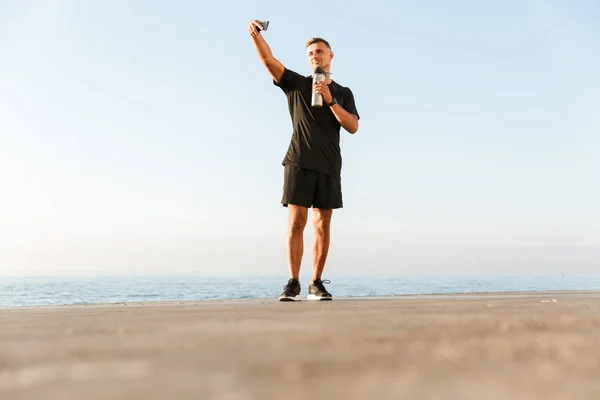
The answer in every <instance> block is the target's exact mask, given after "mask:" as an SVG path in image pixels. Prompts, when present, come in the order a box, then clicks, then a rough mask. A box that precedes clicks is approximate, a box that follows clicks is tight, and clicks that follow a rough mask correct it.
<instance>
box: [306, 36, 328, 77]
mask: <svg viewBox="0 0 600 400" xmlns="http://www.w3.org/2000/svg"><path fill="white" fill-rule="evenodd" d="M306 55H307V56H308V63H309V64H310V67H311V68H312V69H313V71H314V69H315V68H317V67H321V68H323V69H324V70H326V71H327V70H329V65H330V63H331V60H332V59H333V52H331V50H329V48H328V47H327V45H326V44H325V43H323V42H319V43H313V44H311V45H310V46H308V47H307V48H306Z"/></svg>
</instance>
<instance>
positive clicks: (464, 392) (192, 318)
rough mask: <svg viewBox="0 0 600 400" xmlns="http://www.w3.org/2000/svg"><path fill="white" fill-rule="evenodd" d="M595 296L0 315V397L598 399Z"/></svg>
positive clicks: (599, 321)
mask: <svg viewBox="0 0 600 400" xmlns="http://www.w3.org/2000/svg"><path fill="white" fill-rule="evenodd" d="M599 398H600V292H555V293H550V292H544V293H504V294H480V295H476V294H471V295H448V296H398V297H389V298H377V299H367V298H355V299H336V300H334V301H333V302H308V301H303V302H300V303H280V302H277V301H275V300H271V299H268V300H237V301H234V300H232V301H197V302H193V301H186V302H174V303H143V304H142V303H127V304H123V303H120V304H107V305H87V306H84V305H82V306H64V307H35V308H19V309H16V308H12V309H4V310H0V399H3V400H4V399H6V400H9V399H44V400H50V399H61V400H64V399H219V400H224V399H231V400H233V399H235V400H241V399H287V400H293V399H302V400H307V399H461V400H464V399H486V400H496V399H503V400H504V399H511V400H521V399H544V400H552V399H599Z"/></svg>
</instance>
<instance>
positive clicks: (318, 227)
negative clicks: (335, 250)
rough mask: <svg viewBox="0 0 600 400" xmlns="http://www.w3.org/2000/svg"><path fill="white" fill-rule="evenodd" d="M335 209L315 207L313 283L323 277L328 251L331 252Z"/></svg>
mask: <svg viewBox="0 0 600 400" xmlns="http://www.w3.org/2000/svg"><path fill="white" fill-rule="evenodd" d="M332 214H333V209H331V208H329V209H320V208H315V209H314V212H313V227H314V230H315V243H314V246H313V274H312V279H311V283H312V282H314V281H316V280H317V279H321V275H322V274H323V269H324V268H325V261H327V253H328V252H329V242H330V234H329V232H330V226H331V215H332Z"/></svg>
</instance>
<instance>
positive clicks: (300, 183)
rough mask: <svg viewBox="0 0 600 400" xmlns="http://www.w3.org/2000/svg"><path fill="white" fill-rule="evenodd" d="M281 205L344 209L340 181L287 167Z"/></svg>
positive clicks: (297, 168) (321, 174) (319, 173)
mask: <svg viewBox="0 0 600 400" xmlns="http://www.w3.org/2000/svg"><path fill="white" fill-rule="evenodd" d="M281 204H283V205H284V206H285V207H287V205H288V204H294V205H297V206H304V207H309V208H310V207H314V208H323V209H327V208H342V206H343V203H342V183H341V181H340V179H338V178H336V177H333V176H331V175H327V174H324V173H322V172H317V171H312V170H309V169H304V168H300V167H297V166H295V165H286V166H285V168H284V178H283V196H282V198H281Z"/></svg>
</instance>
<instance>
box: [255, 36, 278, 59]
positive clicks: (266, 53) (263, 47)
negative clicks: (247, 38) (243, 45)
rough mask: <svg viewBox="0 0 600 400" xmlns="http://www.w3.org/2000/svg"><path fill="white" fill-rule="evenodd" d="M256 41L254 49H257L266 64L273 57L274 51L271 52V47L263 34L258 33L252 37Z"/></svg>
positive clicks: (259, 56)
mask: <svg viewBox="0 0 600 400" xmlns="http://www.w3.org/2000/svg"><path fill="white" fill-rule="evenodd" d="M252 41H253V42H254V49H255V50H256V54H258V58H260V60H261V61H262V62H263V64H266V63H267V62H268V61H269V60H271V59H273V53H272V52H271V48H270V47H269V45H268V44H267V42H266V41H265V38H263V37H262V35H258V36H256V37H254V38H252Z"/></svg>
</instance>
